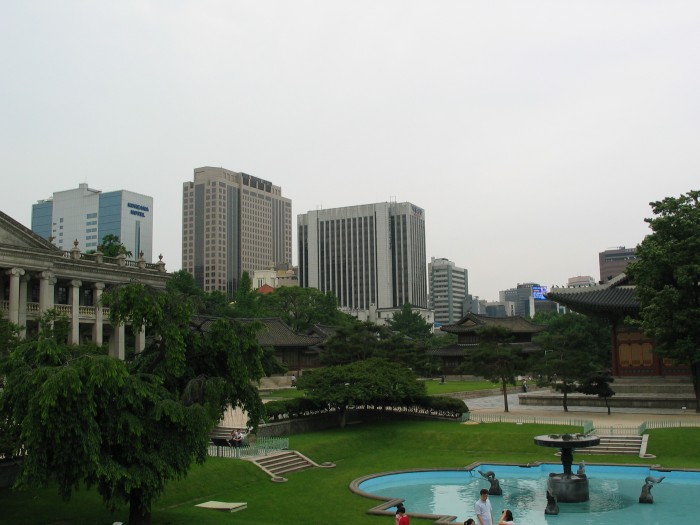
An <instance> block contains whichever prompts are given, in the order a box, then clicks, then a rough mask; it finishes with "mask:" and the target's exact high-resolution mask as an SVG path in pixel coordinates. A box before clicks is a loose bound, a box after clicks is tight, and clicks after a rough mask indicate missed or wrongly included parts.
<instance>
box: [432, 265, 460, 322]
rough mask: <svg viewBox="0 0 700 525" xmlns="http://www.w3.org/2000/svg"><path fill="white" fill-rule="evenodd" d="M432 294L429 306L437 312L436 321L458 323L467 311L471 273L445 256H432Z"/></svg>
mask: <svg viewBox="0 0 700 525" xmlns="http://www.w3.org/2000/svg"><path fill="white" fill-rule="evenodd" d="M428 281H429V284H430V296H429V298H428V299H429V300H428V306H429V308H430V309H431V310H433V311H434V312H435V322H436V323H439V324H452V323H456V322H457V321H459V320H460V319H461V318H462V315H464V314H466V313H467V312H466V311H465V310H464V305H465V301H466V300H467V296H468V294H469V274H468V272H467V270H465V269H464V268H460V267H458V266H455V263H453V262H452V261H450V260H448V259H443V258H435V257H431V258H430V263H429V264H428Z"/></svg>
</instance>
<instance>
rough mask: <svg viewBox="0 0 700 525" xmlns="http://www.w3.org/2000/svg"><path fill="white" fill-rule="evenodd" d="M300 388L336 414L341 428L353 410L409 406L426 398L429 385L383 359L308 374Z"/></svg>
mask: <svg viewBox="0 0 700 525" xmlns="http://www.w3.org/2000/svg"><path fill="white" fill-rule="evenodd" d="M297 386H298V388H301V389H303V390H305V391H306V395H307V397H308V398H309V399H310V400H312V401H314V402H316V403H318V404H319V405H320V404H325V405H327V406H328V407H330V408H332V409H333V410H334V411H336V412H337V413H338V415H339V420H340V426H341V427H343V426H345V416H346V411H347V409H348V408H349V407H353V406H358V405H372V406H375V407H386V406H393V405H396V404H406V403H407V402H413V401H415V400H416V399H418V398H420V397H423V396H425V395H426V390H425V384H424V383H423V382H421V381H418V380H417V379H416V377H415V375H414V374H413V372H411V370H409V369H407V368H405V367H402V366H398V365H396V364H395V363H392V362H391V361H388V360H386V359H380V358H372V359H366V360H362V361H357V362H354V363H351V364H347V365H336V366H327V367H325V368H321V369H318V370H313V371H310V372H306V373H305V374H304V375H303V376H302V377H300V378H299V379H298V382H297Z"/></svg>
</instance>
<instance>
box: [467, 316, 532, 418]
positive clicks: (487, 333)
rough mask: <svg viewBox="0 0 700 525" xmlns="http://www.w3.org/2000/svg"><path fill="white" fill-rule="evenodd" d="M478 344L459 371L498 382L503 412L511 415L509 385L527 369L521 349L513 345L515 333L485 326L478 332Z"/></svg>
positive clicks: (468, 354) (502, 328)
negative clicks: (501, 395)
mask: <svg viewBox="0 0 700 525" xmlns="http://www.w3.org/2000/svg"><path fill="white" fill-rule="evenodd" d="M478 334H479V345H478V346H477V347H476V348H474V349H470V350H468V353H467V355H466V357H465V360H464V362H463V363H462V364H461V365H460V366H459V370H460V371H463V372H466V373H469V374H473V375H478V376H482V377H484V378H486V379H488V380H490V381H493V382H494V383H499V384H500V387H501V392H502V393H503V407H504V412H508V411H509V410H508V385H509V384H511V385H515V380H516V376H517V375H519V374H522V373H523V372H524V370H525V360H524V358H523V355H522V350H521V349H520V348H518V347H516V346H514V345H512V344H511V341H512V340H513V333H512V332H511V331H510V330H509V329H507V328H504V327H502V326H485V327H484V328H481V329H480V330H479V331H478Z"/></svg>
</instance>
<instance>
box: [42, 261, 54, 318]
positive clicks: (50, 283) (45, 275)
mask: <svg viewBox="0 0 700 525" xmlns="http://www.w3.org/2000/svg"><path fill="white" fill-rule="evenodd" d="M39 276H40V277H41V280H40V281H39V313H40V314H43V313H44V312H46V310H50V309H51V308H53V306H54V285H55V284H56V282H57V281H58V279H56V276H55V275H54V273H53V272H50V271H48V270H46V271H43V272H41V273H40V274H39Z"/></svg>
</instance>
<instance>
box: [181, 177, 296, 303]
mask: <svg viewBox="0 0 700 525" xmlns="http://www.w3.org/2000/svg"><path fill="white" fill-rule="evenodd" d="M291 262H292V201H291V200H290V199H287V198H285V197H282V189H281V188H280V187H279V186H275V185H274V184H272V183H271V182H268V181H266V180H262V179H259V178H257V177H253V176H252V175H248V174H247V173H237V172H235V171H229V170H227V169H224V168H211V167H204V168H197V169H195V170H194V182H185V183H184V184H183V187H182V268H183V269H184V270H187V271H188V272H190V273H191V274H192V275H193V276H194V279H195V282H196V283H197V285H198V286H199V287H200V288H202V289H203V290H205V291H207V292H212V291H215V290H217V291H220V292H224V293H226V294H227V295H228V296H229V297H231V296H233V295H234V294H235V293H236V290H237V289H238V282H239V280H240V278H241V275H242V274H243V272H249V273H250V272H253V271H255V270H262V269H265V268H270V267H271V266H272V267H274V266H276V265H277V264H283V263H286V264H291Z"/></svg>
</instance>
